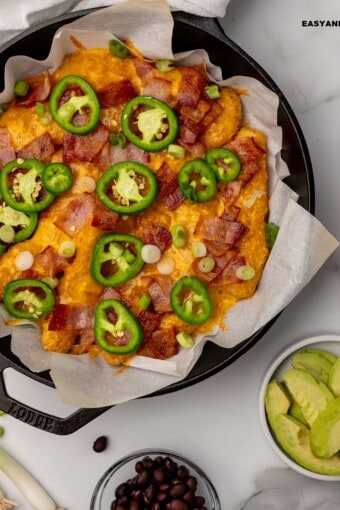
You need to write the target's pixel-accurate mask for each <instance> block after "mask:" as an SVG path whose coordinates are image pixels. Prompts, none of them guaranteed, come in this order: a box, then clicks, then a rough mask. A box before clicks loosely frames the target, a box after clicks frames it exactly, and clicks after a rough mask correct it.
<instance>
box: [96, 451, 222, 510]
mask: <svg viewBox="0 0 340 510" xmlns="http://www.w3.org/2000/svg"><path fill="white" fill-rule="evenodd" d="M147 509H150V510H221V505H220V502H219V499H218V495H217V493H216V490H215V488H214V486H213V484H212V483H211V481H210V480H209V478H208V476H207V475H206V474H205V473H204V471H202V469H200V468H199V467H198V466H196V465H195V464H194V463H193V462H192V461H191V460H189V459H186V458H184V457H182V456H181V455H179V454H178V453H175V452H172V451H169V450H156V449H151V450H150V449H149V450H140V451H137V452H134V453H131V454H129V455H127V456H126V457H124V458H122V459H120V460H118V461H117V462H116V463H115V464H113V465H112V466H111V467H110V468H109V469H108V470H107V471H106V472H105V473H104V474H103V476H102V477H101V478H100V480H99V481H98V483H97V485H96V487H95V489H94V492H93V495H92V499H91V505H90V510H147Z"/></svg>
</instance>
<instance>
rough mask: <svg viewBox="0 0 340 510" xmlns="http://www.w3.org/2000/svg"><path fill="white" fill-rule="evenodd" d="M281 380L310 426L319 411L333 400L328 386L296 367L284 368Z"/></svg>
mask: <svg viewBox="0 0 340 510" xmlns="http://www.w3.org/2000/svg"><path fill="white" fill-rule="evenodd" d="M283 380H284V383H285V385H286V388H287V389H288V391H289V393H290V394H291V396H292V398H293V400H295V401H296V403H297V404H298V406H299V407H300V409H301V411H302V414H303V416H304V417H305V419H306V421H307V423H308V425H309V426H312V425H313V423H314V421H315V420H316V418H317V416H318V414H319V412H320V411H322V410H323V409H325V408H326V407H327V404H328V403H329V402H330V401H331V400H334V398H335V397H334V395H333V393H332V392H331V391H330V390H329V389H328V387H327V386H326V385H325V384H324V383H323V382H322V381H319V380H317V379H315V377H313V376H312V375H311V374H309V373H308V372H305V371H304V370H300V369H298V368H291V369H289V370H286V372H285V373H284V374H283Z"/></svg>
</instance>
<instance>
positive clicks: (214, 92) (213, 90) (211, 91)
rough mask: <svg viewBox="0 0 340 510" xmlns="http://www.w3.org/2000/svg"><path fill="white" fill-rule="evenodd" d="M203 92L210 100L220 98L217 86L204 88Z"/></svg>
mask: <svg viewBox="0 0 340 510" xmlns="http://www.w3.org/2000/svg"><path fill="white" fill-rule="evenodd" d="M204 92H205V93H206V95H207V96H208V97H209V98H210V99H217V98H218V97H220V90H219V88H218V85H207V86H206V87H204Z"/></svg>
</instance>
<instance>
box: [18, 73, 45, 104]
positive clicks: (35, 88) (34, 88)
mask: <svg viewBox="0 0 340 510" xmlns="http://www.w3.org/2000/svg"><path fill="white" fill-rule="evenodd" d="M28 83H29V86H30V89H29V91H28V94H27V96H25V97H24V98H23V99H17V102H18V104H20V105H21V106H31V105H33V104H35V103H36V102H37V101H45V99H47V98H48V96H49V93H50V92H51V78H50V74H49V72H48V71H45V72H44V73H43V74H39V75H38V76H34V77H33V78H29V79H28Z"/></svg>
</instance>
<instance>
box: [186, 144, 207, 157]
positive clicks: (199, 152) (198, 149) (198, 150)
mask: <svg viewBox="0 0 340 510" xmlns="http://www.w3.org/2000/svg"><path fill="white" fill-rule="evenodd" d="M182 146H183V147H184V148H185V150H186V151H188V152H190V154H191V157H192V159H194V158H203V157H204V155H205V153H206V152H207V148H206V146H205V143H204V142H203V140H197V141H196V142H195V143H194V144H193V145H185V144H182Z"/></svg>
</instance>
